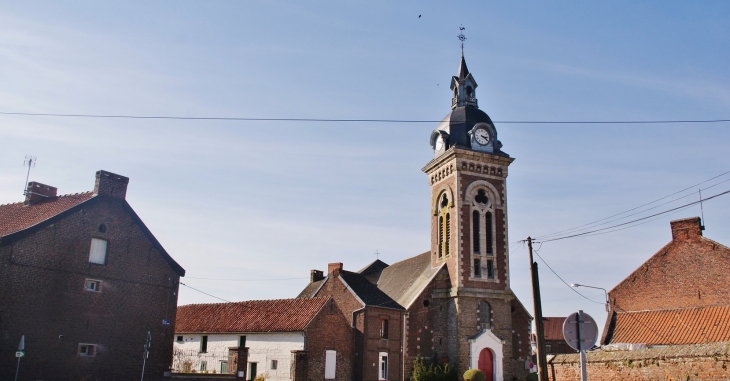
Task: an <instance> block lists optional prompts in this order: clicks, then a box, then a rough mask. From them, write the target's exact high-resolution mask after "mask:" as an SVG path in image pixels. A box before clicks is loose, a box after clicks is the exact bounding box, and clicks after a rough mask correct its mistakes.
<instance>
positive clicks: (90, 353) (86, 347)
mask: <svg viewBox="0 0 730 381" xmlns="http://www.w3.org/2000/svg"><path fill="white" fill-rule="evenodd" d="M78 355H79V356H81V357H95V356H96V344H88V343H79V349H78Z"/></svg>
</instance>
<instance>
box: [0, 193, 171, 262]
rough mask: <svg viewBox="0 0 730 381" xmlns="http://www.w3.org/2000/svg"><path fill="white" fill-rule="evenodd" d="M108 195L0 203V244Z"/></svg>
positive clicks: (131, 211)
mask: <svg viewBox="0 0 730 381" xmlns="http://www.w3.org/2000/svg"><path fill="white" fill-rule="evenodd" d="M107 197H108V196H103V195H98V194H94V192H84V193H74V194H68V195H61V196H57V197H50V198H48V199H46V200H42V201H39V202H34V203H32V204H30V205H25V204H24V203H22V202H18V203H14V204H4V205H0V243H6V242H13V241H15V240H18V239H21V238H22V237H24V236H25V235H27V234H30V233H33V232H34V231H36V230H38V229H40V228H43V227H44V226H46V225H48V224H51V223H54V222H55V221H58V220H60V219H62V218H64V217H65V216H66V215H69V214H71V213H74V212H76V211H78V210H81V209H83V208H85V207H88V206H91V205H93V204H94V203H96V202H98V200H100V199H103V198H107ZM121 200H122V205H123V207H124V210H125V211H127V213H129V216H130V217H131V218H132V220H133V221H135V222H136V223H137V225H138V226H139V228H140V229H141V230H142V232H143V233H144V235H145V236H146V237H147V238H148V239H149V240H150V242H152V245H153V246H154V247H155V248H156V249H157V251H159V252H160V254H162V257H163V258H164V259H165V261H166V262H167V263H168V264H169V265H170V267H172V269H173V270H174V271H175V272H176V273H177V274H178V275H180V276H185V269H183V268H182V266H180V264H178V263H177V262H175V260H174V259H172V257H171V256H170V254H168V253H167V251H166V250H165V248H163V247H162V244H160V242H159V241H158V240H157V238H155V236H154V235H153V234H152V232H151V231H150V230H149V229H148V228H147V226H146V225H145V224H144V222H142V219H141V218H139V216H138V215H137V213H135V212H134V209H132V207H131V206H130V205H129V203H127V201H126V200H124V199H121Z"/></svg>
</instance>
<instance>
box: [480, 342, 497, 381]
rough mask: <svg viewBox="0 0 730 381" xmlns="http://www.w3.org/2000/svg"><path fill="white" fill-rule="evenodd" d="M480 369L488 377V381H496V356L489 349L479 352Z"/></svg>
mask: <svg viewBox="0 0 730 381" xmlns="http://www.w3.org/2000/svg"><path fill="white" fill-rule="evenodd" d="M478 367H479V370H481V371H482V372H483V373H484V375H485V376H487V381H494V355H492V351H490V350H489V348H484V349H482V351H481V352H479V364H478Z"/></svg>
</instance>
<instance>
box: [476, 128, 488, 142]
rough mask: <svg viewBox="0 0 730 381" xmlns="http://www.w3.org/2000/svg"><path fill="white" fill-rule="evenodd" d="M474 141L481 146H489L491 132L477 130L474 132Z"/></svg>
mask: <svg viewBox="0 0 730 381" xmlns="http://www.w3.org/2000/svg"><path fill="white" fill-rule="evenodd" d="M474 140H476V141H477V143H478V144H479V145H482V146H484V145H487V143H489V132H488V131H487V130H485V129H483V128H477V129H476V130H474Z"/></svg>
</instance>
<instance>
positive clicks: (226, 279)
mask: <svg viewBox="0 0 730 381" xmlns="http://www.w3.org/2000/svg"><path fill="white" fill-rule="evenodd" d="M185 278H187V279H199V280H220V281H231V282H266V281H278V280H294V279H309V277H301V278H279V279H240V278H199V277H194V276H186V277H185Z"/></svg>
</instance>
